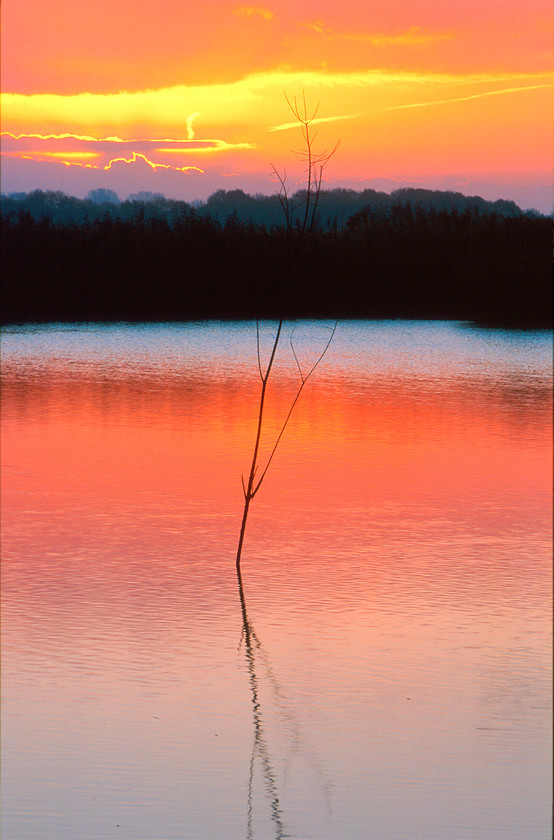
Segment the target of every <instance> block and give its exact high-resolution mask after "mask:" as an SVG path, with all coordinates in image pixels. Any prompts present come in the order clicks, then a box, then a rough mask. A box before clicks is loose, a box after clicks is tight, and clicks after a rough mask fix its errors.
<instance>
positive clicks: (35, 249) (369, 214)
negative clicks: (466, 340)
mask: <svg viewBox="0 0 554 840" xmlns="http://www.w3.org/2000/svg"><path fill="white" fill-rule="evenodd" d="M551 236H552V222H551V219H549V218H548V217H530V216H528V215H520V216H499V215H497V214H496V213H486V214H483V213H480V212H477V211H476V210H475V211H472V210H466V211H464V212H463V213H459V212H458V211H457V210H450V211H448V210H441V211H436V210H434V209H433V208H431V209H424V208H421V207H415V208H414V207H412V206H411V205H410V204H406V205H398V206H396V207H395V208H393V211H392V212H387V213H383V214H379V213H377V212H373V211H371V210H370V209H366V210H364V211H362V212H360V213H357V214H355V215H354V216H352V217H351V218H350V219H348V221H347V222H346V224H345V225H343V226H342V227H340V228H338V227H334V226H333V225H331V226H329V227H327V228H318V229H317V230H316V231H315V232H314V233H313V234H312V235H311V236H310V237H309V238H308V239H304V240H299V239H298V237H297V236H296V234H295V231H294V230H293V231H290V232H288V233H287V232H286V231H285V230H284V229H283V228H281V227H274V228H272V229H270V230H268V229H267V228H265V227H264V226H260V225H254V224H252V223H248V222H241V221H239V220H238V219H237V218H236V217H235V218H233V219H231V220H229V219H228V220H227V221H226V222H225V224H220V223H219V222H217V221H215V220H213V219H211V218H205V217H201V216H199V215H197V214H196V213H195V212H194V211H190V212H188V213H185V214H183V215H182V216H180V217H179V218H178V219H177V220H176V221H175V222H174V223H172V224H171V225H170V224H169V223H168V222H167V220H164V219H161V218H151V219H149V220H145V218H144V214H141V213H138V215H136V216H135V217H134V218H133V219H130V220H121V219H119V220H118V219H114V218H112V217H111V216H110V215H109V214H106V215H104V216H103V217H102V218H101V219H98V220H96V221H94V222H84V223H81V224H75V223H69V224H62V223H55V222H53V221H52V220H51V219H49V218H47V217H45V216H43V217H42V218H40V219H35V218H33V217H32V216H31V214H30V213H29V212H25V211H20V212H17V213H15V212H10V213H4V214H3V215H2V237H1V238H2V242H1V245H2V307H1V312H2V316H1V322H2V324H4V325H8V324H17V323H49V322H66V323H72V322H87V321H88V322H120V321H128V322H161V321H171V322H174V321H199V320H200V321H203V320H244V319H249V318H269V319H272V318H280V317H284V318H331V319H335V318H339V319H353V318H361V319H376V320H388V319H407V320H421V319H423V320H457V321H460V320H461V321H472V322H475V323H478V324H482V325H485V326H498V327H504V328H521V329H549V328H551V327H552V291H551V288H552V264H551Z"/></svg>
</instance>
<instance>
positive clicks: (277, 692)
mask: <svg viewBox="0 0 554 840" xmlns="http://www.w3.org/2000/svg"><path fill="white" fill-rule="evenodd" d="M237 580H238V587H239V597H240V606H241V613H242V634H241V642H240V644H241V645H242V642H243V641H244V648H245V657H246V666H247V669H248V676H249V681H250V691H251V698H252V723H253V731H254V737H253V742H252V754H251V757H250V765H249V773H248V811H247V833H246V837H247V840H253V838H254V827H253V825H254V781H255V770H256V765H257V762H259V765H260V766H261V770H262V776H263V783H264V787H265V791H266V796H267V798H268V800H269V802H270V809H271V822H272V824H273V827H274V830H275V840H284V838H285V837H288V836H290V835H289V834H287V833H285V829H284V825H283V806H282V804H281V801H280V794H279V786H278V783H277V774H276V770H275V764H274V762H273V760H272V756H271V753H270V750H269V746H268V742H267V738H266V735H265V731H264V723H263V716H262V705H261V699H260V679H259V672H258V671H257V670H256V666H257V663H258V662H261V663H262V665H263V668H264V669H265V674H266V676H267V679H268V681H269V683H270V685H271V688H272V691H273V695H274V698H275V700H276V702H277V705H278V706H279V709H280V712H281V715H282V717H283V718H284V719H285V721H286V723H287V727H288V729H289V734H290V736H291V740H292V743H293V748H294V752H295V753H296V752H298V749H299V746H300V727H299V724H298V722H297V721H296V720H295V718H294V716H293V714H292V712H291V710H290V709H289V708H287V705H286V702H285V700H284V697H283V692H282V689H281V686H280V684H279V681H278V680H277V678H276V676H275V673H274V671H273V669H272V667H271V663H270V661H269V658H268V656H267V654H266V652H265V651H264V649H263V647H262V643H261V642H260V639H259V637H258V635H257V634H256V631H255V630H254V628H253V626H252V624H251V622H250V621H249V619H248V613H247V610H246V598H245V595H244V586H243V582H242V575H241V571H240V567H237ZM312 763H313V757H312ZM314 769H315V772H316V775H317V776H318V778H319V787H320V791H321V794H322V797H323V800H324V803H325V808H326V810H327V812H328V815H329V816H330V815H331V795H330V785H329V783H328V782H327V781H326V780H325V779H324V778H323V774H322V772H321V769H320V768H319V767H318V766H315V768H314Z"/></svg>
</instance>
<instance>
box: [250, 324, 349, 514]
mask: <svg viewBox="0 0 554 840" xmlns="http://www.w3.org/2000/svg"><path fill="white" fill-rule="evenodd" d="M337 324H338V321H335V325H334V327H333V328H332V330H331V335H330V336H329V340H328V341H327V344H326V345H325V347H324V348H323V351H322V352H321V353H320V355H319V356H318V358H317V359H316V361H315V364H314V365H313V366H312V367H311V369H310V371H309V373H307V374H306V376H304V377H303V376H302V373H300V376H301V378H302V384H301V385H300V387H299V389H298V391H297V392H296V396H295V398H294V400H293V402H292V404H291V407H290V409H289V412H288V414H287V416H286V419H285V422H284V423H283V425H282V426H281V431H280V432H279V435H278V437H277V440H276V441H275V445H274V447H273V449H272V450H271V454H270V456H269V459H268V461H267V463H266V465H265V469H264V471H263V473H262V474H261V476H260V478H259V480H258V483H257V484H256V486H255V487H253V488H252V493H251V497H252V498H254V496H255V495H256V493H257V492H258V490H259V489H260V487H261V484H262V481H263V480H264V478H265V475H266V473H267V471H268V469H269V466H270V464H271V462H272V461H273V456H274V455H275V452H276V451H277V447H278V446H279V443H280V441H281V438H282V437H283V434H284V431H285V429H286V428H287V425H288V422H289V420H290V418H291V415H292V412H293V410H294V407H295V405H296V403H297V402H298V398H299V397H300V394H301V393H302V390H303V388H304V385H305V384H306V382H307V381H308V379H309V378H310V376H311V375H312V373H313V372H314V370H315V369H316V367H317V366H318V365H319V363H320V362H321V360H322V359H323V357H324V355H325V354H326V352H327V350H328V349H329V346H330V344H331V342H332V340H333V337H334V335H335V331H336V329H337ZM295 355H296V354H295ZM297 364H298V362H297Z"/></svg>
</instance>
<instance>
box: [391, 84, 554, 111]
mask: <svg viewBox="0 0 554 840" xmlns="http://www.w3.org/2000/svg"><path fill="white" fill-rule="evenodd" d="M544 88H554V84H548V85H547V84H544V85H525V86H524V87H518V88H503V89H502V90H486V91H483V92H482V93H472V94H470V95H469V96H456V97H453V98H452V99H433V100H430V101H429V102H410V103H409V104H406V105H391V106H390V108H384V109H383V110H384V111H399V110H401V109H404V108H426V107H427V106H428V105H450V104H451V103H453V102H469V100H471V99H483V98H484V97H486V96H504V95H506V94H510V93H524V92H525V91H529V90H541V89H544Z"/></svg>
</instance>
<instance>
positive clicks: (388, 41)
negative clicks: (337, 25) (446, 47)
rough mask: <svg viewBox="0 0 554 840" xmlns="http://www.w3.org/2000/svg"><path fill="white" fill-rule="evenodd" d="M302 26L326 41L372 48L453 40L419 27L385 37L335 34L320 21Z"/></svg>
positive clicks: (379, 34) (344, 33) (362, 34)
mask: <svg viewBox="0 0 554 840" xmlns="http://www.w3.org/2000/svg"><path fill="white" fill-rule="evenodd" d="M303 25H304V27H305V28H307V29H311V30H313V31H314V32H317V34H318V35H322V36H324V37H325V38H326V40H335V41H357V42H359V43H364V44H371V45H372V46H373V47H390V46H402V47H415V46H428V45H430V44H436V43H440V42H441V41H452V40H453V39H454V38H455V35H454V34H452V33H451V32H427V31H424V30H423V29H422V28H421V27H420V26H411V27H410V28H409V29H408V30H407V31H405V32H399V33H398V34H396V35H392V34H389V35H387V34H385V33H382V32H378V33H373V32H337V31H336V30H334V29H332V28H331V27H328V26H326V24H325V23H323V22H321V21H315V22H313V23H305V24H303Z"/></svg>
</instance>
